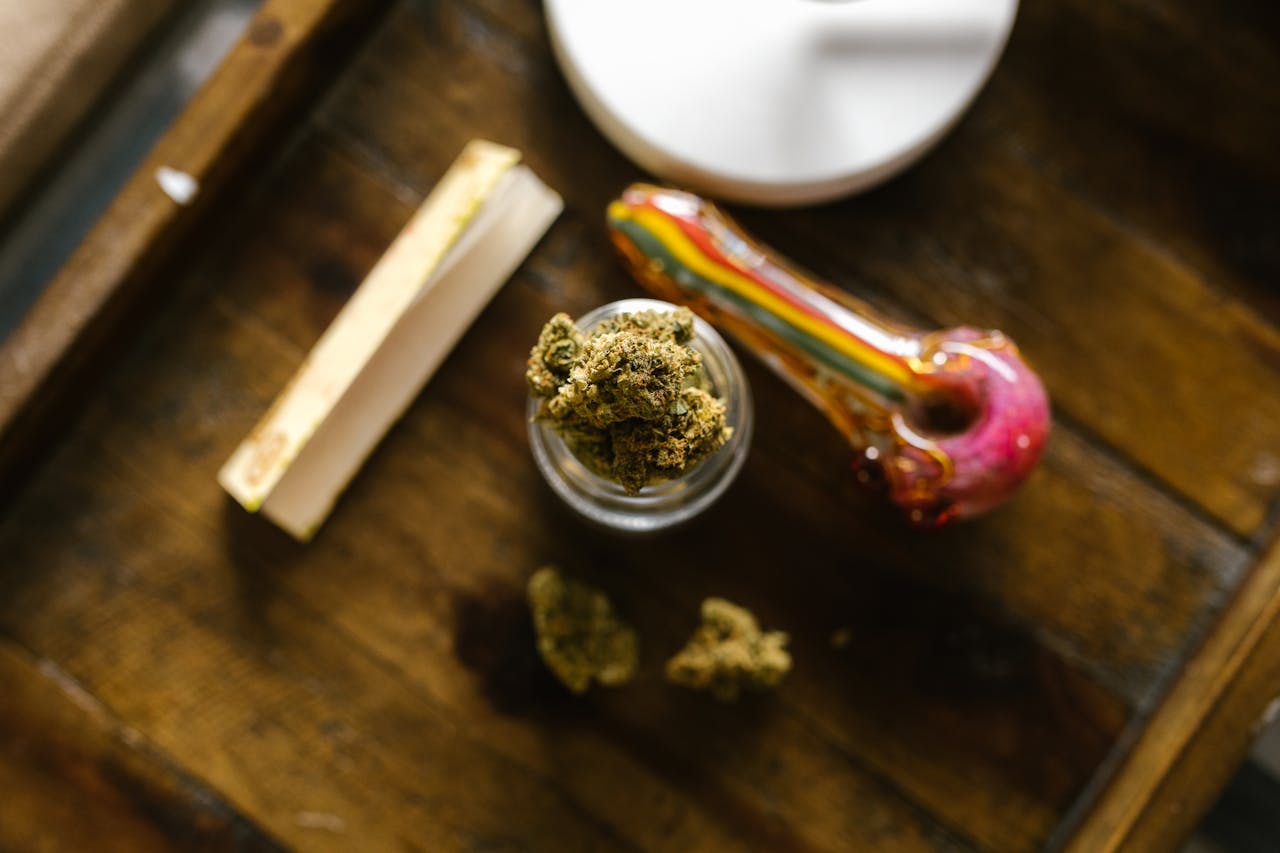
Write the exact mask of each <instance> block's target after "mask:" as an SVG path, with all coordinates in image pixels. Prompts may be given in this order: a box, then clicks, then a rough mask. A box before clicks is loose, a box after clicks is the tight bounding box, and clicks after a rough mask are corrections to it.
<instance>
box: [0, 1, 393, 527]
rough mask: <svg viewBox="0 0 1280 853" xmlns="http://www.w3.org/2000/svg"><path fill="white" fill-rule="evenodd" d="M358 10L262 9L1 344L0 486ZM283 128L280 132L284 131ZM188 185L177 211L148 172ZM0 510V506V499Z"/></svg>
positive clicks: (42, 439) (56, 418)
mask: <svg viewBox="0 0 1280 853" xmlns="http://www.w3.org/2000/svg"><path fill="white" fill-rule="evenodd" d="M382 5H385V4H379V3H369V2H361V0H271V2H269V3H266V4H265V5H264V6H263V8H262V9H261V10H260V12H259V14H258V15H256V16H255V17H254V19H253V21H252V22H251V23H250V25H249V27H248V29H247V31H246V32H245V34H244V37H243V38H242V39H241V41H240V43H239V45H238V47H237V48H236V49H235V50H233V51H232V52H231V53H230V55H229V56H228V57H227V59H226V60H225V61H224V62H223V63H222V65H221V66H220V67H219V69H218V71H217V72H216V73H215V74H214V75H213V77H212V79H210V80H209V81H208V83H207V84H206V85H205V86H204V87H203V88H202V89H201V90H200V91H199V92H198V93H197V94H196V96H195V98H194V99H193V100H192V103H191V104H190V105H189V106H188V108H187V110H186V111H185V112H184V114H183V118H182V120H181V121H179V122H176V123H175V124H174V126H173V127H172V128H170V130H169V131H168V132H167V133H166V134H165V135H164V136H163V137H162V138H161V140H160V141H159V142H158V143H157V144H156V146H155V148H154V149H152V151H151V152H150V154H148V156H147V158H146V159H145V160H144V161H143V163H142V165H141V166H140V167H139V168H138V171H137V172H136V173H135V174H134V175H133V177H132V178H130V180H129V181H128V183H127V184H126V185H125V186H124V188H123V189H122V190H121V191H120V193H119V194H118V195H117V196H116V198H115V199H114V200H113V202H112V204H111V206H110V208H109V209H108V210H107V212H106V213H105V214H104V215H103V216H102V218H101V219H100V220H99V221H98V223H97V224H96V225H95V226H94V228H93V230H92V231H91V232H90V233H89V235H88V236H87V237H86V238H85V239H84V241H83V242H82V243H81V244H80V246H79V247H78V248H77V250H76V251H75V253H74V254H73V255H72V256H71V258H70V260H69V261H68V262H67V264H66V265H65V266H64V267H63V269H62V270H61V271H59V273H58V275H57V276H56V277H55V279H54V280H53V281H52V282H50V283H49V285H48V287H47V288H46V289H45V291H44V293H43V294H42V295H41V297H40V299H39V300H38V301H37V302H36V304H35V305H34V306H33V307H32V308H31V310H30V311H29V313H28V316H27V317H26V318H25V319H24V321H23V322H22V323H21V324H20V325H19V326H18V328H17V329H16V330H15V331H14V332H13V333H12V334H11V335H10V336H9V337H8V338H7V339H6V340H4V342H3V344H2V345H0V477H6V478H10V477H12V478H14V479H15V480H16V479H18V478H20V477H22V476H23V475H25V474H27V473H29V472H30V470H31V468H32V467H34V466H35V464H36V463H37V461H38V459H39V457H40V455H41V451H42V450H43V449H44V447H45V446H47V444H48V443H49V442H50V440H51V439H52V438H54V437H56V435H57V434H58V430H57V425H59V424H61V423H62V422H64V421H65V419H66V416H67V413H68V412H69V411H74V409H75V407H76V405H77V402H78V399H77V398H78V396H79V394H80V391H81V387H82V386H83V385H85V384H89V383H91V382H92V381H93V380H94V378H95V376H96V375H97V371H99V370H100V369H101V368H102V366H103V364H104V362H109V360H110V357H111V353H112V350H113V349H114V348H115V343H116V336H117V335H119V334H121V329H122V326H126V325H128V323H127V320H128V319H129V318H130V316H131V315H137V314H140V313H144V309H145V307H146V299H147V298H148V297H151V298H154V297H156V296H158V295H159V294H158V293H157V291H158V289H159V287H160V285H161V284H162V281H163V274H165V273H167V272H168V270H167V269H166V268H165V263H166V262H167V261H169V260H170V259H172V258H173V257H174V256H175V253H176V252H177V251H178V250H179V249H180V248H181V246H182V245H184V242H185V239H186V238H187V237H188V235H189V233H190V231H191V229H192V227H193V226H194V225H195V224H196V223H198V222H200V221H201V220H202V219H203V218H205V217H206V216H207V215H208V214H209V213H210V212H211V208H213V207H214V206H215V202H216V201H217V200H218V198H219V196H220V193H221V191H222V190H223V189H224V188H225V187H226V186H227V185H228V184H229V183H231V182H233V181H234V180H235V179H236V178H237V177H238V176H242V175H244V174H245V173H246V171H251V169H252V166H253V165H254V158H255V156H257V157H261V156H262V155H263V152H264V150H269V149H267V148H266V147H265V146H266V145H267V144H268V143H272V142H278V141H279V139H280V138H281V135H282V134H284V133H287V132H288V124H289V120H290V119H291V118H294V117H296V115H297V112H298V110H297V107H298V106H299V105H300V104H302V103H305V102H306V100H307V98H306V94H307V93H308V92H309V91H311V89H312V87H314V86H315V85H317V84H323V83H324V82H327V80H328V79H329V77H330V75H331V73H332V71H334V70H335V69H334V68H333V67H332V66H331V65H330V63H331V62H332V61H333V59H334V58H335V57H341V56H342V55H344V51H343V50H342V48H343V46H344V45H348V44H349V43H350V42H351V41H353V40H354V39H355V37H356V36H358V35H359V34H360V32H361V30H362V24H364V23H367V22H368V21H369V20H370V19H371V18H372V17H373V12H375V11H376V10H377V9H378V8H379V7H380V6H382ZM282 123H283V125H284V126H283V127H282ZM160 168H168V169H173V170H176V171H179V172H183V173H185V174H187V175H188V176H190V177H191V178H192V179H193V180H194V182H195V196H194V197H193V198H192V199H190V200H188V201H187V203H185V204H181V203H179V202H178V201H176V200H174V199H172V198H170V197H169V196H168V195H166V194H165V192H164V191H163V190H162V189H161V188H160V185H159V182H158V181H157V179H156V172H157V170H158V169H160ZM0 502H2V497H0Z"/></svg>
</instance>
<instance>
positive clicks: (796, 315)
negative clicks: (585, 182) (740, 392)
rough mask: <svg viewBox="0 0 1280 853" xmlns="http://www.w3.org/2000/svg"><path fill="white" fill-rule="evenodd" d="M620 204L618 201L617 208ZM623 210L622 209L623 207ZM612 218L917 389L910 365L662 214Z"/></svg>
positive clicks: (643, 211)
mask: <svg viewBox="0 0 1280 853" xmlns="http://www.w3.org/2000/svg"><path fill="white" fill-rule="evenodd" d="M616 204H617V202H615V205H616ZM619 207H621V206H619ZM609 213H610V215H612V216H613V217H614V218H617V219H628V218H629V219H633V220H635V221H636V222H638V223H639V224H640V225H641V226H642V227H643V228H645V229H647V230H648V231H650V232H652V233H653V234H655V235H656V236H657V238H658V239H659V240H660V241H661V242H662V243H663V244H664V245H665V246H666V247H667V250H668V251H670V252H671V253H672V254H673V255H675V256H676V258H678V259H679V260H680V262H681V263H682V264H684V265H685V266H687V267H688V268H689V269H690V270H692V271H693V272H695V273H697V274H698V275H700V276H702V277H703V278H705V279H708V280H710V281H713V282H715V283H716V284H718V285H720V286H721V287H724V288H725V289H726V290H730V291H732V292H734V293H736V294H738V295H739V296H741V297H742V298H743V299H746V300H747V301H749V302H753V303H755V304H757V305H759V306H761V307H762V308H764V309H765V310H766V311H769V312H770V313H772V314H775V315H776V316H778V317H781V318H782V319H783V320H785V321H786V322H787V323H789V324H790V325H792V326H794V327H796V328H797V329H799V330H801V331H803V332H805V333H807V334H808V335H810V336H812V337H814V338H817V339H818V340H820V341H822V342H823V343H825V344H826V345H827V346H829V347H831V348H832V349H834V350H836V351H838V352H840V353H841V354H842V355H845V356H847V357H848V358H850V359H852V360H854V361H856V362H857V363H859V364H861V365H863V366H864V367H866V368H867V369H868V370H873V371H875V372H876V373H879V374H881V375H883V376H887V377H888V378H889V379H891V380H892V381H893V382H895V383H897V384H898V385H901V386H904V387H913V386H917V385H918V384H919V383H918V381H917V377H916V375H915V374H914V373H912V372H911V371H910V370H909V369H908V368H907V366H906V365H904V364H903V363H902V362H900V361H897V360H896V359H894V358H893V357H892V356H888V355H885V354H884V353H882V352H880V351H879V350H877V349H874V348H872V347H870V346H867V345H866V344H864V343H862V342H861V341H860V340H859V339H858V338H856V337H854V336H853V335H850V334H849V333H847V332H845V331H844V330H843V329H840V328H839V327H836V326H832V325H831V324H829V323H825V322H823V321H822V320H819V319H817V318H815V317H813V316H811V315H809V314H806V313H805V312H803V311H801V310H799V309H797V308H796V307H795V306H793V305H791V304H790V303H789V302H787V301H785V300H784V299H782V298H780V297H778V296H776V295H774V294H773V293H770V292H769V291H768V290H766V289H765V288H763V287H762V286H761V285H759V284H757V283H756V282H754V281H752V280H751V279H750V278H748V277H746V276H744V275H742V274H741V273H738V272H734V271H733V270H730V269H726V268H725V267H723V266H721V265H720V264H717V263H716V262H715V261H713V260H711V259H710V258H708V257H707V256H706V255H704V254H703V253H702V250H701V249H699V248H698V246H697V244H696V243H694V242H693V241H692V240H690V239H689V238H688V236H686V235H685V233H684V232H683V231H681V230H680V227H679V226H678V225H676V224H675V223H674V222H671V221H670V220H668V219H667V218H666V217H664V216H663V215H661V214H660V213H658V212H656V211H653V210H649V209H647V208H639V209H635V208H627V209H626V213H625V214H624V215H619V214H621V213H622V211H621V210H620V209H619V208H616V207H615V206H614V205H610V211H609Z"/></svg>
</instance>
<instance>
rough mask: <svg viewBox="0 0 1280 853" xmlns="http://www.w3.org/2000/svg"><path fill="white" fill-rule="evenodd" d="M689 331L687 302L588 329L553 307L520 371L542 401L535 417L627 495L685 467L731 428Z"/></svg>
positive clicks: (711, 449)
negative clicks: (588, 331) (524, 369)
mask: <svg viewBox="0 0 1280 853" xmlns="http://www.w3.org/2000/svg"><path fill="white" fill-rule="evenodd" d="M692 338H693V314H692V313H691V312H690V311H689V309H687V308H678V309H676V310H674V311H670V312H663V311H640V312H636V313H634V314H620V315H618V316H617V317H614V318H612V319H609V320H606V321H604V322H603V323H601V324H600V326H599V327H598V328H596V329H595V330H593V331H592V332H591V334H590V335H583V333H582V332H581V330H579V329H578V328H577V327H576V326H574V324H573V321H572V320H571V319H570V318H569V317H568V316H567V315H565V314H557V315H556V316H554V317H552V318H551V320H550V321H548V323H547V324H546V326H544V327H543V329H542V333H541V334H540V335H539V336H538V343H537V344H536V345H535V346H534V348H533V351H532V352H530V353H529V366H528V370H527V372H526V374H525V375H526V378H527V379H528V382H529V390H530V391H531V392H532V393H533V394H534V395H535V396H538V397H542V398H544V399H545V402H544V403H543V405H542V408H541V410H540V412H539V414H538V417H539V418H541V419H543V420H545V421H547V422H548V423H550V424H551V426H552V427H553V428H554V429H555V430H556V432H558V433H559V434H560V436H561V437H562V438H563V439H564V440H565V443H566V444H567V445H568V446H569V449H570V450H571V451H572V452H573V454H574V456H576V457H577V458H578V459H579V460H580V461H581V462H582V463H583V464H584V465H586V466H587V468H588V469H590V470H591V471H593V472H594V473H596V474H598V475H600V476H601V477H604V478H606V479H609V480H613V481H615V482H618V483H621V484H622V486H623V488H625V489H626V491H627V493H628V494H633V495H634V494H637V493H638V492H639V491H640V490H641V489H642V488H643V487H644V486H647V485H649V484H650V483H654V482H657V481H660V480H663V479H669V478H670V477H673V476H678V475H679V474H682V473H684V472H685V471H688V470H689V469H691V468H693V467H694V466H695V465H697V464H698V463H699V462H701V461H702V460H703V459H705V458H706V457H707V456H709V455H710V454H712V453H714V452H715V451H716V450H719V449H720V448H721V447H722V446H723V445H724V443H725V442H726V441H727V440H728V438H729V435H730V434H731V431H732V430H731V428H730V427H729V426H728V425H727V424H726V423H725V408H724V403H722V402H721V401H719V400H717V399H715V398H714V397H712V396H711V395H710V394H709V393H708V392H707V382H706V378H705V376H704V375H703V370H702V357H701V356H700V355H699V354H698V353H697V352H696V351H695V350H693V349H692V348H690V347H689V346H688V343H689V341H690V340H691V339H692Z"/></svg>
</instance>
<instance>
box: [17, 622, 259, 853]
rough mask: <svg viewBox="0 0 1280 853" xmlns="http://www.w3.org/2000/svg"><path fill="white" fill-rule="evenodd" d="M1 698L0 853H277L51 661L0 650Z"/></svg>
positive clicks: (221, 803)
mask: <svg viewBox="0 0 1280 853" xmlns="http://www.w3.org/2000/svg"><path fill="white" fill-rule="evenodd" d="M0 697H3V700H2V701H0V791H3V792H4V806H3V808H2V809H0V849H3V850H31V851H38V850H71V849H89V848H93V849H95V850H102V851H122V853H126V851H127V853H144V851H151V850H173V849H179V848H181V849H185V850H236V849H239V850H275V849H278V847H277V845H276V844H275V843H274V842H272V841H271V840H270V839H269V838H267V837H266V836H265V835H264V834H263V833H262V832H261V830H259V829H257V828H256V827H254V826H253V825H252V824H250V823H248V822H246V821H245V820H244V819H243V818H241V817H240V816H238V815H237V814H236V813H235V812H234V811H233V810H231V809H229V808H228V807H227V806H226V805H225V804H224V803H223V802H221V800H220V799H219V798H218V796H217V795H216V794H215V793H214V792H212V791H210V790H209V789H208V788H206V787H204V786H202V785H200V784H199V783H197V782H195V781H193V780H192V779H190V778H188V777H187V776H185V775H184V774H183V773H181V772H180V771H178V770H176V769H175V768H174V767H173V766H172V765H171V764H170V763H169V762H168V761H167V760H166V759H165V758H164V757H163V756H162V755H160V754H158V753H157V752H156V750H155V749H154V748H153V747H152V745H151V744H149V743H148V742H147V740H146V739H145V738H144V737H143V736H142V735H141V734H139V733H138V731H137V730H136V729H134V728H132V727H131V726H129V725H128V724H127V723H125V722H124V721H123V720H121V719H120V718H119V717H117V716H116V715H115V714H114V713H112V711H111V709H109V708H107V707H106V706H104V705H103V704H102V703H101V702H99V701H98V700H97V699H96V698H94V696H92V695H91V694H90V693H89V692H88V691H86V690H85V689H84V687H82V686H81V685H80V684H78V683H77V682H76V681H75V680H74V679H73V678H71V677H70V676H68V675H67V674H66V673H65V672H63V671H62V670H61V669H60V668H59V667H58V665H57V664H56V663H54V662H53V661H50V660H48V659H43V660H37V659H34V658H33V657H32V656H31V655H30V654H29V653H28V652H27V651H26V650H25V649H23V648H21V647H19V646H17V645H15V644H13V643H12V642H8V641H0Z"/></svg>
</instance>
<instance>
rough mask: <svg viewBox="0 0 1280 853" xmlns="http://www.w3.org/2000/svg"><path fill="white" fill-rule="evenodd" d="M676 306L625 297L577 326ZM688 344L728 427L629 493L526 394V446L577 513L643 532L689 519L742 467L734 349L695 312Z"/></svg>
mask: <svg viewBox="0 0 1280 853" xmlns="http://www.w3.org/2000/svg"><path fill="white" fill-rule="evenodd" d="M649 310H653V311H674V310H676V306H675V305H672V304H671V303H669V302H661V301H659V300H657V299H623V300H621V301H618V302H610V303H609V304H608V305H602V306H600V307H599V308H597V309H595V310H594V311H591V312H589V313H587V314H585V315H583V316H582V317H581V318H580V319H579V320H578V321H577V325H578V328H579V329H581V330H582V331H583V332H584V333H586V334H590V333H591V331H592V330H594V329H595V328H596V327H597V326H599V325H600V323H601V322H603V321H604V320H607V319H609V318H611V317H616V316H617V315H619V314H634V313H636V312H639V311H649ZM689 346H690V347H692V348H693V349H694V350H695V351H696V352H698V353H699V354H700V355H701V356H702V369H703V371H704V372H705V374H706V377H707V380H708V381H709V382H710V383H711V395H712V396H713V397H717V398H719V399H721V400H723V401H724V404H725V419H726V422H727V423H728V425H729V426H730V427H732V428H733V434H732V435H730V436H729V440H728V441H726V442H725V444H724V446H723V447H721V448H720V449H719V450H717V451H716V452H715V453H713V454H711V455H710V456H708V457H707V458H706V459H704V460H702V462H700V463H699V464H698V465H696V466H695V467H694V468H692V469H690V470H689V471H686V472H685V473H684V474H681V475H680V476H678V477H675V478H672V479H670V480H663V481H661V482H658V483H653V484H650V485H648V486H645V487H644V488H642V489H641V490H640V493H639V494H636V495H629V494H627V492H626V490H625V489H623V488H622V486H621V485H620V484H619V483H615V482H613V481H612V480H606V479H605V478H603V477H601V476H599V475H597V474H595V473H593V472H592V471H590V470H588V469H587V467H586V466H585V465H583V464H582V463H581V462H579V461H578V459H577V458H576V457H575V456H574V455H573V453H572V452H571V451H570V450H569V448H568V446H567V445H566V444H565V443H564V440H563V439H562V438H561V437H560V435H559V434H558V433H557V432H556V431H555V430H554V429H553V428H551V427H550V426H549V425H547V424H546V423H544V422H542V421H539V420H537V419H536V417H535V416H536V415H537V413H538V409H539V406H540V405H541V402H542V401H541V400H540V399H539V398H536V397H533V396H530V398H529V404H528V416H529V446H530V447H531V448H532V450H533V458H534V461H535V462H536V463H537V465H538V470H540V471H541V472H542V476H543V477H545V478H546V480H547V483H548V484H549V485H550V486H551V488H552V490H553V491H555V493H556V494H557V495H559V496H560V497H561V498H562V499H563V500H564V502H565V503H567V504H568V505H569V506H570V507H572V508H573V509H574V510H575V511H576V512H577V513H578V514H579V515H581V516H583V517H584V518H586V519H588V520H590V521H593V522H595V523H597V524H600V525H602V526H604V527H608V528H612V529H614V530H618V531H623V532H627V533H649V532H653V531H656V530H662V529H664V528H668V527H672V526H674V525H677V524H680V523H682V522H685V521H688V520H689V519H691V518H693V517H694V516H695V515H697V514H698V513H700V512H702V511H703V510H704V509H706V508H707V507H709V506H711V504H712V503H714V502H715V500H716V499H717V498H718V497H720V495H722V494H724V491H725V489H727V488H729V484H730V483H732V482H733V479H734V477H736V476H737V475H738V472H739V471H740V470H741V469H742V463H743V462H745V461H746V458H747V448H748V447H749V446H750V445H751V430H752V426H753V424H754V418H755V413H754V410H753V409H752V406H751V389H750V387H749V386H748V385H747V377H746V375H745V374H744V373H743V372H742V365H741V364H739V363H738V359H737V356H735V355H734V354H733V350H731V349H730V348H729V345H728V344H726V343H725V341H724V338H722V337H720V334H719V332H717V331H716V330H715V329H714V328H713V327H712V326H711V324H710V323H708V322H706V321H705V320H703V319H702V318H701V317H698V316H696V315H695V316H694V318H693V340H691V341H690V342H689Z"/></svg>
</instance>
